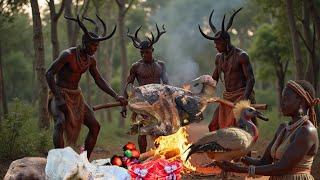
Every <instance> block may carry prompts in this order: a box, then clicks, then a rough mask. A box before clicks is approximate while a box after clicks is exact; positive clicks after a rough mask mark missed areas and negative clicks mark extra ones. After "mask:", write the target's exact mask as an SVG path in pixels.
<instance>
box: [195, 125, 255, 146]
mask: <svg viewBox="0 0 320 180" xmlns="http://www.w3.org/2000/svg"><path fill="white" fill-rule="evenodd" d="M252 140H253V138H252V136H251V135H250V134H249V133H248V132H246V131H244V130H242V129H239V128H225V129H219V130H217V131H214V132H210V133H208V134H206V135H205V136H204V137H202V138H200V139H199V140H198V141H197V142H196V143H194V144H195V145H197V146H199V145H201V146H204V145H208V147H210V146H209V145H210V144H212V145H211V147H213V148H214V147H219V146H221V147H222V148H223V149H225V150H241V149H247V148H248V147H249V146H250V145H251V142H252ZM215 150H218V149H212V151H215Z"/></svg>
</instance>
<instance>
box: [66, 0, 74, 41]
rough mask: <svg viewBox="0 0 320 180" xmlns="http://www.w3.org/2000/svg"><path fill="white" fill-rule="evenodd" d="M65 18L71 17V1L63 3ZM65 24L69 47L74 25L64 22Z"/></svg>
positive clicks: (71, 22) (67, 0)
mask: <svg viewBox="0 0 320 180" xmlns="http://www.w3.org/2000/svg"><path fill="white" fill-rule="evenodd" d="M64 13H65V16H68V17H73V15H72V0H66V1H65V10H64ZM66 23H67V33H68V44H69V46H71V44H72V39H73V32H74V30H73V29H74V23H75V22H73V21H69V20H66Z"/></svg>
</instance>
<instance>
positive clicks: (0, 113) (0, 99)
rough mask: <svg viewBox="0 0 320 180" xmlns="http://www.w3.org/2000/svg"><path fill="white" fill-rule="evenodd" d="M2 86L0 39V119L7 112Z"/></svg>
mask: <svg viewBox="0 0 320 180" xmlns="http://www.w3.org/2000/svg"><path fill="white" fill-rule="evenodd" d="M5 90H6V89H5V87H4V77H3V68H2V44H1V41H0V103H1V104H0V106H1V108H0V110H1V111H0V121H1V120H2V117H4V115H6V114H8V105H7V97H6V92H5Z"/></svg>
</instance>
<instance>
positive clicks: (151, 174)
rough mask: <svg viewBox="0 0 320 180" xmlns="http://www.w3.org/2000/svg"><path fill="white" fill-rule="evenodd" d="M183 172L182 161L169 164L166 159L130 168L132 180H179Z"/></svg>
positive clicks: (134, 165)
mask: <svg viewBox="0 0 320 180" xmlns="http://www.w3.org/2000/svg"><path fill="white" fill-rule="evenodd" d="M182 170H183V165H182V162H181V161H173V162H169V161H167V160H165V159H158V160H154V161H149V162H146V163H143V164H133V165H130V166H129V167H128V171H129V173H130V175H131V179H132V180H155V179H157V180H179V179H181V174H180V173H181V171H182Z"/></svg>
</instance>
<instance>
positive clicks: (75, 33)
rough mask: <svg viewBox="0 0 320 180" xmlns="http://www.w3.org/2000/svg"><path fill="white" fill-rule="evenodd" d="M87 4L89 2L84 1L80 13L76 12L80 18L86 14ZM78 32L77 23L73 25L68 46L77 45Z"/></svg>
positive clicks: (88, 0)
mask: <svg viewBox="0 0 320 180" xmlns="http://www.w3.org/2000/svg"><path fill="white" fill-rule="evenodd" d="M89 3H90V0H87V1H85V4H84V5H83V6H82V8H81V9H80V12H78V13H77V14H82V16H85V15H86V14H87V11H88V9H89ZM77 6H78V5H77ZM77 9H78V8H77ZM82 10H83V12H82V13H81V11H82ZM79 32H80V27H79V25H78V24H77V23H74V27H73V32H72V38H71V42H70V46H76V45H77V40H78V37H79Z"/></svg>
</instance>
